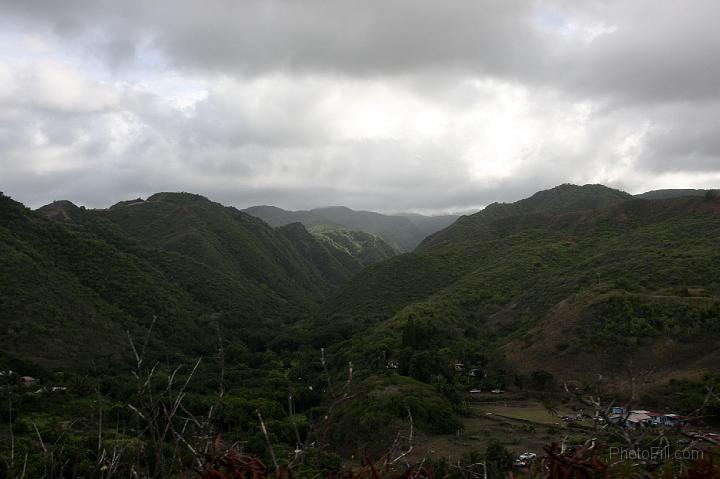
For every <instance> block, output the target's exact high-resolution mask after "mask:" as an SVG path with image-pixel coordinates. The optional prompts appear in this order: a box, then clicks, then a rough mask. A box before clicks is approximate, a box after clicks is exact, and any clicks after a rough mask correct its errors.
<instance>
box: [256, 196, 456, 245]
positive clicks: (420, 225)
mask: <svg viewBox="0 0 720 479" xmlns="http://www.w3.org/2000/svg"><path fill="white" fill-rule="evenodd" d="M243 211H245V212H246V213H248V214H251V215H253V216H257V217H258V218H260V219H262V220H263V221H265V222H266V223H268V224H269V225H271V226H282V225H286V224H288V223H294V222H299V223H302V224H303V225H305V227H306V228H309V229H313V227H316V226H324V227H328V226H329V227H334V228H340V229H347V230H353V231H363V232H365V233H372V234H375V235H377V236H379V237H381V238H382V239H384V240H385V241H386V242H387V243H389V244H390V245H391V246H392V247H393V248H396V249H398V250H400V251H412V250H413V249H414V248H415V247H416V246H417V245H418V244H419V243H420V242H421V241H422V240H423V239H424V238H425V237H426V236H428V235H430V234H432V233H435V232H436V231H439V230H441V229H443V228H445V227H447V226H449V225H450V224H452V223H453V222H454V221H455V220H456V219H457V216H454V215H444V216H424V215H418V214H407V215H393V216H389V215H383V214H380V213H373V212H371V211H355V210H351V209H350V208H345V207H342V206H333V207H327V208H315V209H312V210H309V211H287V210H283V209H281V208H277V207H275V206H253V207H250V208H247V209H245V210H243Z"/></svg>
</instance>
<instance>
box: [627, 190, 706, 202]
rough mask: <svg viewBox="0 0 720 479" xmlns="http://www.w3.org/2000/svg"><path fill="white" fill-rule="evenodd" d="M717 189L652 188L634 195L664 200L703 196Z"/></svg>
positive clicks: (646, 198)
mask: <svg viewBox="0 0 720 479" xmlns="http://www.w3.org/2000/svg"><path fill="white" fill-rule="evenodd" d="M717 191H718V190H693V189H668V190H652V191H646V192H645V193H640V194H639V195H635V197H636V198H642V199H644V200H666V199H670V198H682V197H683V196H705V195H708V194H710V195H712V194H713V193H717Z"/></svg>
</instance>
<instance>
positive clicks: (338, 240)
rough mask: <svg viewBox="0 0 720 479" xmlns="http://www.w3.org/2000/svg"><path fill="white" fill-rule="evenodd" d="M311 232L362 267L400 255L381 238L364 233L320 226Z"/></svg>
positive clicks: (313, 228) (314, 227) (311, 229)
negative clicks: (355, 260) (346, 254)
mask: <svg viewBox="0 0 720 479" xmlns="http://www.w3.org/2000/svg"><path fill="white" fill-rule="evenodd" d="M310 232H311V233H312V234H313V235H314V236H315V237H316V238H317V239H319V240H320V241H321V242H323V243H325V244H327V245H328V247H330V248H331V249H334V250H341V251H345V252H347V253H348V254H349V255H350V256H352V257H353V258H355V259H357V261H358V262H359V263H360V264H361V265H362V266H369V265H371V264H375V263H378V262H380V261H383V260H386V259H388V258H392V257H393V256H395V255H397V254H399V252H398V251H397V250H396V249H395V248H393V247H392V246H390V245H389V244H387V243H386V242H385V241H384V240H383V239H382V238H380V237H379V236H377V235H374V234H371V233H365V232H364V231H357V230H346V229H342V228H338V227H333V226H327V225H318V226H313V227H312V228H310Z"/></svg>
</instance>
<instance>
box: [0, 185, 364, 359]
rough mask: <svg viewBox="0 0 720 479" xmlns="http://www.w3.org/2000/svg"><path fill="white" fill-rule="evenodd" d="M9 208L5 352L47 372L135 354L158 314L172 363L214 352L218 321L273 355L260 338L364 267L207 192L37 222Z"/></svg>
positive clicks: (46, 212) (54, 213)
mask: <svg viewBox="0 0 720 479" xmlns="http://www.w3.org/2000/svg"><path fill="white" fill-rule="evenodd" d="M2 208H3V209H2V214H1V215H0V217H1V218H2V219H3V221H2V223H1V224H0V228H1V229H0V233H1V234H2V236H1V238H2V243H1V245H0V246H1V247H2V251H1V252H0V261H2V263H1V266H2V285H1V286H2V287H0V291H1V292H2V301H1V302H0V315H1V316H2V317H3V318H4V321H6V322H7V328H4V329H3V335H4V336H5V337H4V338H3V339H5V340H6V341H5V343H4V344H7V345H8V346H7V347H6V348H4V351H3V354H4V355H6V356H7V357H8V358H14V359H17V360H22V361H26V362H30V363H38V364H41V365H53V364H55V365H61V364H66V365H68V364H87V361H88V360H89V359H90V358H93V357H95V356H96V355H97V354H98V353H99V352H102V354H104V355H108V356H113V355H118V354H120V352H122V353H127V352H128V349H127V345H128V342H127V335H126V330H130V331H142V330H143V328H146V327H147V326H148V325H149V323H150V321H151V320H152V317H153V316H157V317H158V318H159V319H158V322H157V326H156V327H157V330H158V331H160V332H161V337H162V338H164V340H165V346H162V347H163V348H165V350H166V351H168V352H171V353H172V354H186V353H191V352H192V351H193V350H196V349H198V348H199V349H203V348H204V344H206V343H208V342H210V343H212V342H213V341H214V339H213V335H214V333H212V331H209V332H208V331H206V329H207V324H208V322H212V323H214V324H220V325H221V326H222V328H223V329H224V330H226V331H227V334H229V335H230V336H231V337H235V336H238V337H241V336H243V335H245V336H246V337H245V340H244V342H245V343H247V344H248V345H251V347H253V348H264V346H263V345H262V344H263V343H262V341H265V340H261V339H258V340H253V337H255V336H258V334H259V333H260V332H261V331H263V330H264V328H277V326H278V324H282V323H286V322H294V321H297V320H299V319H302V318H306V317H308V316H309V315H310V314H312V312H313V311H314V310H315V309H316V308H317V305H316V303H317V301H319V300H320V299H322V298H323V297H324V296H325V295H326V294H327V293H328V292H329V291H331V290H332V289H333V288H335V287H336V286H337V285H338V284H340V283H342V282H343V281H346V280H347V279H348V278H349V277H350V276H351V275H352V274H354V273H356V272H357V271H359V270H360V269H361V268H362V264H361V262H360V261H359V260H357V259H356V258H354V257H353V256H352V255H351V254H350V253H349V252H348V251H347V250H346V249H344V248H335V247H333V245H332V244H329V243H327V242H324V241H318V240H317V239H316V238H315V237H314V236H312V235H310V234H309V233H308V232H307V231H306V230H305V229H304V228H303V227H302V226H301V225H299V224H298V225H296V226H295V227H294V228H290V227H286V228H281V229H279V230H275V229H273V228H271V227H269V226H268V225H267V224H265V223H264V222H262V221H260V220H258V219H256V218H254V217H252V216H250V215H246V214H244V213H241V212H239V211H237V210H235V209H233V208H226V207H224V206H222V205H219V204H217V203H213V202H211V201H209V200H207V199H206V198H204V197H201V196H199V195H190V194H184V193H182V194H175V193H161V194H157V195H154V196H152V197H150V198H148V200H146V201H142V200H138V201H132V202H123V203H119V204H117V205H115V206H113V207H112V208H110V209H107V210H87V209H85V208H79V207H77V206H75V205H73V204H72V203H70V202H68V201H61V202H55V203H53V204H51V205H48V206H46V207H43V208H40V210H39V211H38V212H37V213H35V212H31V211H29V210H28V209H26V208H24V207H23V206H22V205H20V204H19V203H16V202H14V201H12V200H11V199H10V198H7V197H4V196H3V197H2ZM46 218H51V219H52V220H50V219H46ZM248 330H252V333H251V334H249V333H248ZM268 331H269V329H268ZM248 334H249V336H250V337H249V338H248V337H247V336H248ZM263 334H264V337H265V338H266V340H269V339H270V338H272V333H270V332H267V333H263ZM261 336H262V335H261ZM258 341H261V342H260V343H258ZM251 343H252V344H251Z"/></svg>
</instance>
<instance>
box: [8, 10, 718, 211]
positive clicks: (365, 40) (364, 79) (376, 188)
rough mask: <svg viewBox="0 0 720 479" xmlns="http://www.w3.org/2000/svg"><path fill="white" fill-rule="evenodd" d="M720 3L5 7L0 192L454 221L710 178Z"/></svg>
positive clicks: (714, 156)
mask: <svg viewBox="0 0 720 479" xmlns="http://www.w3.org/2000/svg"><path fill="white" fill-rule="evenodd" d="M718 18H720V3H718V2H716V1H713V0H707V1H696V0H683V1H669V0H668V1H658V0H617V1H613V0H607V1H605V0H596V1H587V2H586V1H579V0H557V1H531V0H528V1H514V0H497V1H480V0H467V1H461V0H442V1H438V0H432V1H431V0H355V1H349V0H303V1H300V0H203V1H190V0H187V1H183V0H172V1H159V0H151V1H148V0H122V1H117V0H107V1H100V0H98V1H90V0H87V1H82V0H62V1H61V0H45V1H42V0H0V190H1V191H4V192H5V194H8V195H10V196H12V197H14V198H15V199H17V200H19V201H22V202H24V203H25V204H27V205H29V206H32V207H37V206H41V205H42V204H45V203H48V202H50V201H52V200H56V199H70V200H72V201H74V202H75V203H77V204H84V205H87V206H92V207H105V206H109V205H111V204H113V203H115V202H116V201H119V200H122V199H129V198H136V197H139V196H140V197H145V196H147V195H148V194H151V193H153V192H157V191H192V192H196V193H201V194H204V195H206V196H208V197H210V198H211V199H214V200H216V201H220V202H223V203H226V204H232V205H235V206H239V207H245V206H250V205H254V204H273V205H277V206H281V207H284V208H291V209H301V208H310V207H315V206H324V205H339V204H342V205H346V206H349V207H352V208H356V209H369V210H376V211H385V212H396V211H411V210H412V211H420V212H442V211H460V210H467V209H471V208H477V207H481V206H483V205H486V204H488V203H490V202H493V201H513V200H516V199H519V198H522V197H525V196H528V195H530V194H532V193H533V192H535V191H537V190H540V189H544V188H548V187H552V186H555V185H557V184H560V183H568V182H569V183H578V184H584V183H603V184H606V185H610V186H615V187H618V188H621V189H624V190H626V191H629V192H631V193H638V192H642V191H646V190H650V189H657V188H672V187H675V188H685V187H691V188H704V187H715V188H717V187H719V186H720V33H718V27H717V19H718Z"/></svg>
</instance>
